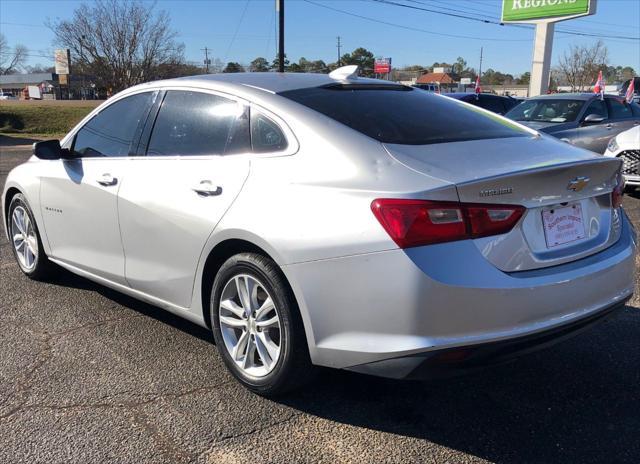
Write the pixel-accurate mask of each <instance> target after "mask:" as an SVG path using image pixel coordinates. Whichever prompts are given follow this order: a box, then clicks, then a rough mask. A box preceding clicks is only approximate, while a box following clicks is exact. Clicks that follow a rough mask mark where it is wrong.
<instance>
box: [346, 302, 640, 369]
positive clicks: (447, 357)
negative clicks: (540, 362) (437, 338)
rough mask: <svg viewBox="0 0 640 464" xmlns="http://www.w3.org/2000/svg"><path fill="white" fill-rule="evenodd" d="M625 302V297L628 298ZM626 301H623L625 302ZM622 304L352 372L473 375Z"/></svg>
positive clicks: (538, 347)
mask: <svg viewBox="0 0 640 464" xmlns="http://www.w3.org/2000/svg"><path fill="white" fill-rule="evenodd" d="M627 300H628V298H627ZM627 300H625V301H627ZM625 301H622V302H620V303H616V304H614V305H612V306H609V307H606V308H603V309H602V310H600V311H597V312H596V313H595V314H590V315H589V316H586V317H582V318H579V319H577V320H574V321H572V322H570V323H568V324H564V325H562V326H560V327H554V328H552V329H548V330H543V331H542V332H536V333H534V334H530V335H525V336H522V337H516V338H510V339H506V340H500V341H496V342H487V343H478V344H474V345H467V346H462V347H456V348H448V349H443V350H435V351H429V352H427V353H420V354H416V355H413V356H406V357H400V358H393V359H387V360H383V361H377V362H373V363H368V364H363V365H359V366H353V367H351V368H349V370H352V371H354V372H360V373H364V374H371V375H378V376H382V377H391V378H408V379H416V380H418V379H433V378H439V377H447V376H455V375H460V374H465V373H469V372H473V371H476V370H479V369H482V368H485V367H488V366H492V365H497V364H502V363H506V362H509V361H513V360H515V359H517V358H519V357H521V356H524V355H526V354H529V353H533V352H535V351H538V350H541V349H543V348H547V347H549V346H552V345H555V344H556V343H559V342H561V341H563V340H566V339H568V338H571V337H573V336H575V335H577V334H579V333H580V332H583V331H585V330H587V329H589V328H591V327H593V326H594V325H597V324H599V323H601V322H603V321H604V320H606V319H608V318H609V317H611V316H612V315H613V314H615V313H617V312H618V311H619V310H621V309H623V308H624V303H625Z"/></svg>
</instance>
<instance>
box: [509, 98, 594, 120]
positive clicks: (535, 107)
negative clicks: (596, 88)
mask: <svg viewBox="0 0 640 464" xmlns="http://www.w3.org/2000/svg"><path fill="white" fill-rule="evenodd" d="M583 105H584V101H583V100H565V99H557V100H556V99H552V98H540V99H532V100H526V101H524V102H522V103H520V104H519V105H518V106H515V107H513V108H512V109H511V111H509V112H508V113H507V114H506V116H507V117H508V118H510V119H514V120H516V121H540V122H569V121H575V120H576V118H577V117H578V114H579V113H580V110H581V109H582V107H583Z"/></svg>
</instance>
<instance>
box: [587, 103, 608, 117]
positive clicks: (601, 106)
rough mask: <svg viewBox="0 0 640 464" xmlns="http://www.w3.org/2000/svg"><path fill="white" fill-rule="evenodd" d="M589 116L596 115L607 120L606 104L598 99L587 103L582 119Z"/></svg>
mask: <svg viewBox="0 0 640 464" xmlns="http://www.w3.org/2000/svg"><path fill="white" fill-rule="evenodd" d="M590 114H597V115H598V116H601V117H603V118H605V119H607V118H608V117H609V114H608V113H607V105H606V103H605V102H603V101H602V100H600V99H599V98H597V99H595V100H592V101H591V103H589V106H587V111H585V112H584V117H585V118H586V117H587V116H589V115H590Z"/></svg>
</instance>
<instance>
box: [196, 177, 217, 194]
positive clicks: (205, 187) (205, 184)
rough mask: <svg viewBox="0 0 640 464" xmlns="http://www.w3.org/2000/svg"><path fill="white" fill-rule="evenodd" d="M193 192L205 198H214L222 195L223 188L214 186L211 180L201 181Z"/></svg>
mask: <svg viewBox="0 0 640 464" xmlns="http://www.w3.org/2000/svg"><path fill="white" fill-rule="evenodd" d="M192 190H193V191H194V192H196V193H197V194H198V195H201V196H203V197H213V196H217V195H220V194H222V187H220V186H219V185H213V182H211V181H210V180H201V181H200V183H199V184H198V185H196V186H195V187H193V188H192Z"/></svg>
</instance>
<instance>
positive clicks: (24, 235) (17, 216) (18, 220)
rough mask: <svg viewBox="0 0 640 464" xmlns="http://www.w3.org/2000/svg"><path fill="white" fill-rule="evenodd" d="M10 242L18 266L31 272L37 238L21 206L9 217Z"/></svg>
mask: <svg viewBox="0 0 640 464" xmlns="http://www.w3.org/2000/svg"><path fill="white" fill-rule="evenodd" d="M11 239H12V240H11V241H12V243H13V248H14V249H15V251H16V256H17V258H18V262H19V263H20V266H21V267H22V268H23V269H24V270H25V271H31V270H32V269H34V268H35V266H36V261H37V258H38V237H37V236H36V231H35V228H34V225H33V222H32V221H31V219H30V218H29V214H28V213H27V211H26V209H25V208H24V207H22V206H16V208H15V209H14V210H13V214H12V215H11Z"/></svg>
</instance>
